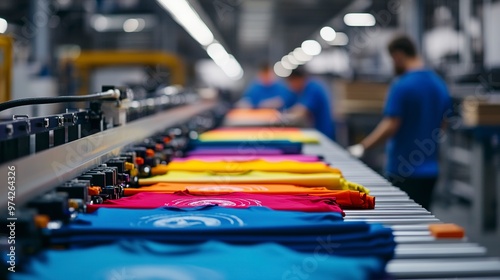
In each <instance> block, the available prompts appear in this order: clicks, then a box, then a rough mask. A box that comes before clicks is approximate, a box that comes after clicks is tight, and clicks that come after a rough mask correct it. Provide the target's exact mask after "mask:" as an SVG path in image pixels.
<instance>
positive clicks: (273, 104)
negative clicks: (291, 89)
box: [259, 97, 283, 109]
mask: <svg viewBox="0 0 500 280" xmlns="http://www.w3.org/2000/svg"><path fill="white" fill-rule="evenodd" d="M281 107H283V99H281V98H279V97H274V98H269V99H266V100H264V101H262V102H260V103H259V108H266V109H278V108H281Z"/></svg>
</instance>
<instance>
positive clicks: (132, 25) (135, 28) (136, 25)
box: [123, 18, 146, 32]
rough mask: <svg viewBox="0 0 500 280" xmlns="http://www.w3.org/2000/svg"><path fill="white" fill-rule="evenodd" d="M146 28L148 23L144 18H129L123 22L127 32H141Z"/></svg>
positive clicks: (124, 29)
mask: <svg viewBox="0 0 500 280" xmlns="http://www.w3.org/2000/svg"><path fill="white" fill-rule="evenodd" d="M145 26H146V22H145V21H144V19H142V18H129V19H127V20H126V21H125V22H123V31H125V32H140V31H142V30H143V29H144V27H145Z"/></svg>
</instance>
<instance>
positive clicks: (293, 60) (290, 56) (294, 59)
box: [286, 52, 301, 65]
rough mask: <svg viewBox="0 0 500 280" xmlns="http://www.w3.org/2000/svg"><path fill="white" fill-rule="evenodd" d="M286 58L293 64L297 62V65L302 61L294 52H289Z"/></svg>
mask: <svg viewBox="0 0 500 280" xmlns="http://www.w3.org/2000/svg"><path fill="white" fill-rule="evenodd" d="M286 58H287V59H288V61H290V63H292V64H295V65H300V64H301V62H300V61H298V60H297V59H296V58H295V57H294V56H293V52H291V53H289V54H288V55H287V56H286Z"/></svg>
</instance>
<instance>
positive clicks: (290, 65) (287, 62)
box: [281, 55, 297, 70]
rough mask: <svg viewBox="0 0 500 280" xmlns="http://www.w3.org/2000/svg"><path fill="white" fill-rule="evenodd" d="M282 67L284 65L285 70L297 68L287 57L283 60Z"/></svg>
mask: <svg viewBox="0 0 500 280" xmlns="http://www.w3.org/2000/svg"><path fill="white" fill-rule="evenodd" d="M281 65H283V67H284V68H285V69H288V70H293V69H295V68H297V65H296V64H293V63H291V62H290V60H289V59H288V56H287V55H285V56H284V57H283V58H282V59H281Z"/></svg>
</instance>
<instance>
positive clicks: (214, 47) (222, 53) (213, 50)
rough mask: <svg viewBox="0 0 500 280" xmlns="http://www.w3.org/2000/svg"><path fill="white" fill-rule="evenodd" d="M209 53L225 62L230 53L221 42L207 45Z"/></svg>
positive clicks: (211, 56) (213, 57)
mask: <svg viewBox="0 0 500 280" xmlns="http://www.w3.org/2000/svg"><path fill="white" fill-rule="evenodd" d="M207 54H208V55H209V56H210V58H212V59H213V60H214V61H216V60H217V61H220V62H224V61H226V60H227V59H229V54H228V53H227V51H226V49H225V48H224V47H223V46H222V45H221V44H219V43H212V44H210V46H208V47H207Z"/></svg>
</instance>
